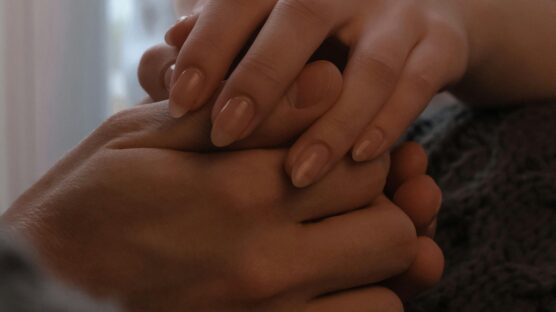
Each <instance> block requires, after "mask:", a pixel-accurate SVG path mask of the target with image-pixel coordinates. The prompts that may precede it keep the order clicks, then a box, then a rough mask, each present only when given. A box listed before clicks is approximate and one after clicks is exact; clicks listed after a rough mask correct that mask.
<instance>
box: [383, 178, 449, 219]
mask: <svg viewBox="0 0 556 312" xmlns="http://www.w3.org/2000/svg"><path fill="white" fill-rule="evenodd" d="M394 203H396V205H398V206H399V207H400V208H401V209H402V210H403V211H404V212H405V213H406V214H407V215H408V216H409V217H410V218H411V220H413V223H414V224H415V226H416V227H417V229H418V230H421V229H426V227H428V226H429V225H430V224H431V222H432V221H433V220H434V218H435V217H436V215H437V214H438V211H439V210H440V206H441V204H442V192H441V190H440V188H439V187H438V185H437V184H436V182H435V181H434V180H433V179H432V178H431V177H430V176H427V175H421V176H417V177H414V178H411V179H408V180H407V181H405V182H404V183H403V184H402V185H401V186H400V187H399V188H398V189H397V190H396V191H395V194H394Z"/></svg>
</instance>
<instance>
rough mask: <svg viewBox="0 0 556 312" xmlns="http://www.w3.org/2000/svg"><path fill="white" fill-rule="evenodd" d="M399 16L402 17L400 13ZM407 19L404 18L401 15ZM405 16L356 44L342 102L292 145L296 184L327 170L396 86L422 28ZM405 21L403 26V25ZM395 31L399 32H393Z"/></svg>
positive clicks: (291, 164) (310, 180)
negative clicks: (411, 24)
mask: <svg viewBox="0 0 556 312" xmlns="http://www.w3.org/2000/svg"><path fill="white" fill-rule="evenodd" d="M396 20H398V19H397V18H396ZM402 21H403V19H402ZM405 24H406V23H405V22H401V23H399V24H396V26H392V27H395V28H398V29H396V30H394V31H391V28H387V31H386V30H385V31H380V29H382V28H380V27H378V26H380V25H378V26H377V27H378V28H376V29H377V31H376V32H372V34H371V35H370V36H369V37H368V38H366V39H365V40H364V41H363V42H361V43H360V45H359V46H358V47H357V49H356V51H355V52H354V55H353V56H352V57H351V59H350V61H349V63H348V67H347V69H346V73H345V76H344V77H345V81H344V89H343V92H342V96H341V98H340V100H339V102H338V103H337V104H336V105H334V107H333V108H332V109H331V110H330V112H328V113H327V114H326V115H325V116H324V117H323V118H321V119H320V120H319V121H318V122H317V123H316V124H315V125H314V126H313V127H311V128H310V129H309V130H308V131H307V132H306V133H305V134H304V135H303V136H302V137H301V138H300V139H299V140H298V141H297V142H296V144H295V145H294V146H293V147H292V149H291V151H290V154H289V155H288V159H287V162H286V170H287V171H288V172H289V173H290V176H291V178H292V182H293V184H294V185H295V186H297V187H306V186H309V185H310V184H312V183H314V182H315V181H316V180H318V179H320V178H321V177H322V176H323V175H325V174H326V173H327V172H328V170H330V168H331V167H332V166H333V165H334V164H335V163H336V162H337V161H338V160H339V159H341V158H342V157H343V156H344V155H345V154H346V152H347V151H348V150H349V149H350V148H351V146H353V143H354V142H355V140H356V138H357V137H358V136H359V135H360V133H361V132H362V131H363V130H364V129H365V127H366V126H367V125H368V124H369V122H370V121H371V120H372V119H373V117H374V116H375V114H376V113H377V112H378V111H379V109H380V107H381V106H382V105H383V104H384V103H385V102H386V101H387V100H388V98H389V97H390V95H391V93H392V92H393V90H394V88H395V85H396V83H397V80H398V78H399V74H400V73H401V71H402V68H403V66H404V63H405V60H406V57H407V56H408V55H409V52H410V51H411V49H412V48H413V46H414V44H415V42H417V40H418V39H419V37H418V35H419V33H418V32H417V31H416V30H415V29H413V28H409V29H406V28H408V26H407V25H405ZM400 27H401V28H400ZM392 32H393V33H396V34H401V35H399V36H392Z"/></svg>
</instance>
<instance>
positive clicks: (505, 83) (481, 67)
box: [454, 0, 556, 105]
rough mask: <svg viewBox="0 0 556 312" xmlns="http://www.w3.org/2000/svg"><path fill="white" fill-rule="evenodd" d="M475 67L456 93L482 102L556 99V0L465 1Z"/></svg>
mask: <svg viewBox="0 0 556 312" xmlns="http://www.w3.org/2000/svg"><path fill="white" fill-rule="evenodd" d="M463 7H464V8H465V15H466V19H467V21H468V22H467V25H468V29H469V33H470V38H471V39H470V40H471V42H472V44H471V46H473V47H475V49H474V50H473V51H471V59H470V67H469V68H468V71H467V74H466V75H465V77H464V79H463V80H462V81H461V82H460V83H458V84H457V85H456V86H455V88H454V93H455V94H456V95H457V96H459V97H461V98H463V99H465V100H469V102H471V103H473V102H475V103H476V104H477V105H496V104H508V103H522V102H533V101H542V100H553V99H556V36H555V35H554V33H555V30H556V1H551V0H533V1H531V0H529V1H527V0H511V1H499V0H494V1H481V0H473V1H465V4H464V5H463Z"/></svg>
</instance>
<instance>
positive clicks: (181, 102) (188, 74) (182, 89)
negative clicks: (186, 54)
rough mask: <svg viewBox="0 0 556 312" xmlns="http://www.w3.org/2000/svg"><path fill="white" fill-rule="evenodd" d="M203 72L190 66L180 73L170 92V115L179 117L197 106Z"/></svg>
mask: <svg viewBox="0 0 556 312" xmlns="http://www.w3.org/2000/svg"><path fill="white" fill-rule="evenodd" d="M202 84H203V74H201V72H200V71H199V70H198V69H195V68H190V69H187V70H185V71H184V72H183V73H181V75H180V77H179V78H178V80H176V83H175V84H174V86H173V87H172V91H171V94H170V115H171V116H172V117H174V118H181V117H183V116H184V115H185V114H187V112H189V111H190V110H192V109H193V108H195V107H196V106H197V100H198V99H199V95H200V94H201V88H202V87H203V86H202Z"/></svg>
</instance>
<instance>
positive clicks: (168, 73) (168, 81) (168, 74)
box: [164, 64, 176, 92]
mask: <svg viewBox="0 0 556 312" xmlns="http://www.w3.org/2000/svg"><path fill="white" fill-rule="evenodd" d="M175 70H176V64H174V65H172V66H170V67H168V69H167V70H166V73H165V74H164V87H166V90H168V92H170V85H171V83H172V76H173V75H174V71H175Z"/></svg>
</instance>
